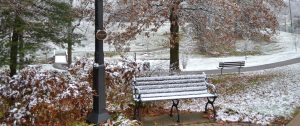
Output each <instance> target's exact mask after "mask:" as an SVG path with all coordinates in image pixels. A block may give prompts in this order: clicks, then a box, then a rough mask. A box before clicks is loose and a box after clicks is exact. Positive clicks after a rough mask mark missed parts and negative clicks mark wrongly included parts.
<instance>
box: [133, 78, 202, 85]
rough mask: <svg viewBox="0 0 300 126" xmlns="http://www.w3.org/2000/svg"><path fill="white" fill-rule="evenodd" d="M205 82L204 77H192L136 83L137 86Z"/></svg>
mask: <svg viewBox="0 0 300 126" xmlns="http://www.w3.org/2000/svg"><path fill="white" fill-rule="evenodd" d="M203 82H205V80H204V79H201V80H199V79H190V80H185V79H182V80H162V81H150V82H149V81H147V82H146V81H145V82H139V81H137V83H136V84H135V86H140V85H163V84H182V83H203Z"/></svg>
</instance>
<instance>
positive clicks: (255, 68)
mask: <svg viewBox="0 0 300 126" xmlns="http://www.w3.org/2000/svg"><path fill="white" fill-rule="evenodd" d="M295 63H300V57H297V58H294V59H289V60H286V61H281V62H274V63H270V64H264V65H257V66H250V67H244V68H242V69H241V72H247V71H258V70H265V69H270V68H276V67H281V66H286V65H291V64H295ZM203 72H205V73H206V74H219V73H220V70H219V69H213V70H203V71H182V74H201V73H203ZM233 72H238V69H237V68H234V69H224V70H223V73H233Z"/></svg>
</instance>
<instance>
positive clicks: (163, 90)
mask: <svg viewBox="0 0 300 126" xmlns="http://www.w3.org/2000/svg"><path fill="white" fill-rule="evenodd" d="M201 90H207V87H206V86H199V87H186V88H163V89H151V90H140V91H139V93H140V94H150V93H167V92H184V91H201Z"/></svg>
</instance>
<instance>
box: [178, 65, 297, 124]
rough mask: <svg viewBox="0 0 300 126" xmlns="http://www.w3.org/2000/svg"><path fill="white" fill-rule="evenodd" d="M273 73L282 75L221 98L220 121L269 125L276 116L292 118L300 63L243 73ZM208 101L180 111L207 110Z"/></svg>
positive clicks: (186, 106) (199, 102) (218, 101)
mask: <svg viewBox="0 0 300 126" xmlns="http://www.w3.org/2000/svg"><path fill="white" fill-rule="evenodd" d="M270 73H272V74H274V73H276V74H277V73H278V74H279V75H280V76H278V77H275V78H273V79H272V80H269V81H266V82H263V83H261V84H259V85H256V86H250V87H249V88H247V89H246V90H244V91H242V92H239V93H235V94H232V95H220V96H219V97H218V98H217V100H216V102H215V106H217V108H218V109H217V120H219V121H228V122H251V123H256V124H261V125H267V124H269V123H270V122H272V121H274V119H275V118H277V117H285V118H286V119H291V118H292V116H293V113H294V112H295V111H296V110H297V108H298V107H300V93H299V91H300V76H299V75H300V64H294V65H289V66H283V67H279V68H273V69H269V70H261V71H255V72H246V73H244V74H245V75H251V74H261V75H264V74H270ZM205 102H206V101H205V100H199V99H195V100H194V101H193V102H191V103H190V104H182V105H181V106H180V108H181V109H185V110H190V111H204V107H203V105H204V104H205Z"/></svg>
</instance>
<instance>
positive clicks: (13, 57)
mask: <svg viewBox="0 0 300 126" xmlns="http://www.w3.org/2000/svg"><path fill="white" fill-rule="evenodd" d="M18 41H19V34H18V33H17V31H16V29H14V30H13V35H12V41H11V43H10V64H9V68H10V76H11V77H12V76H13V75H15V74H16V73H17V63H18V62H17V60H18Z"/></svg>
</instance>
